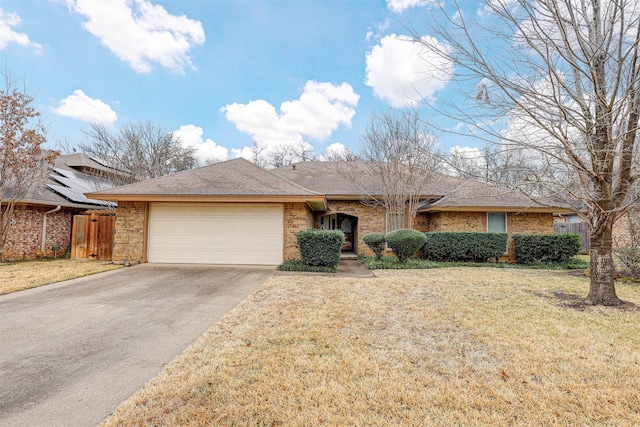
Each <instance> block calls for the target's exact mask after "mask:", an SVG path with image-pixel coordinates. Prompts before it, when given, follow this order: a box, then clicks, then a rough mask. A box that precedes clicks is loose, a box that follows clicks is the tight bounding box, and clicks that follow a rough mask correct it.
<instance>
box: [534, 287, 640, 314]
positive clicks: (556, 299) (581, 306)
mask: <svg viewBox="0 0 640 427" xmlns="http://www.w3.org/2000/svg"><path fill="white" fill-rule="evenodd" d="M529 293H530V294H532V295H534V296H536V297H539V298H544V299H551V300H553V303H554V305H555V306H556V307H562V308H569V309H573V310H578V311H585V310H586V309H587V308H589V307H593V305H591V304H587V303H585V297H584V296H582V295H577V294H568V293H566V292H564V291H562V290H557V291H552V292H551V295H549V294H547V293H544V292H538V291H529ZM609 308H612V309H616V310H620V311H640V307H638V306H637V305H635V304H633V303H631V302H626V301H625V303H624V304H622V305H619V306H611V307H609Z"/></svg>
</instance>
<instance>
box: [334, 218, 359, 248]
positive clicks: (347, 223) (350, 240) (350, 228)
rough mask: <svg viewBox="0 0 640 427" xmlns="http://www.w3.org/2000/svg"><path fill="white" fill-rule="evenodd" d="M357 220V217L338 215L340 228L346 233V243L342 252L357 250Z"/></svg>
mask: <svg viewBox="0 0 640 427" xmlns="http://www.w3.org/2000/svg"><path fill="white" fill-rule="evenodd" d="M355 222H356V218H354V217H352V216H346V215H338V228H339V229H340V230H342V232H343V233H344V237H345V239H344V245H342V252H354V251H355V243H354V242H355V229H356V227H355V225H356V224H355Z"/></svg>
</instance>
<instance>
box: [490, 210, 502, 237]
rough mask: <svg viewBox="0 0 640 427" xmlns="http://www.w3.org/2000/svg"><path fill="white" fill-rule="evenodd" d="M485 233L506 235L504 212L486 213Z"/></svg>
mask: <svg viewBox="0 0 640 427" xmlns="http://www.w3.org/2000/svg"><path fill="white" fill-rule="evenodd" d="M487 231H488V232H489V233H506V232H507V214H506V213H505V212H487Z"/></svg>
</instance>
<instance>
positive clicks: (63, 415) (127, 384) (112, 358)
mask: <svg viewBox="0 0 640 427" xmlns="http://www.w3.org/2000/svg"><path fill="white" fill-rule="evenodd" d="M273 272H274V269H273V268H260V267H256V268H239V267H218V266H189V265H182V266H177V265H159V264H143V265H138V266H135V267H131V268H123V269H120V270H114V271H109V272H106V273H101V274H97V275H93V276H88V277H84V278H81V279H74V280H70V281H67V282H61V283H56V284H53V285H48V286H43V287H40V288H34V289H28V290H25V291H21V292H16V293H13V294H9V295H4V296H0V426H47V427H50V426H51V427H57V426H74V427H82V426H95V425H96V424H98V423H100V422H101V421H102V420H103V419H104V418H105V417H106V416H107V415H109V414H110V413H111V412H112V411H113V410H114V409H115V408H116V406H117V405H118V404H119V403H120V402H122V401H123V400H125V399H127V398H129V397H130V396H131V395H132V394H133V393H134V392H135V391H137V390H138V389H139V388H140V387H142V386H143V385H144V384H145V383H147V382H148V381H149V380H150V379H151V378H153V377H154V376H155V375H157V374H158V372H160V371H161V370H162V368H163V366H164V365H165V364H166V363H167V362H169V361H170V360H172V359H173V358H174V357H175V356H177V355H178V354H180V353H181V352H182V351H183V350H184V349H185V348H186V347H187V346H188V345H189V344H191V343H192V342H193V341H194V340H195V339H197V338H198V337H199V336H200V335H201V334H202V333H204V332H205V331H206V330H207V329H208V328H209V327H210V326H211V325H212V324H214V323H215V322H216V321H217V320H218V319H220V317H222V315H224V314H225V313H227V312H228V311H229V310H230V309H231V308H233V307H235V306H236V305H237V304H238V303H239V302H241V301H242V300H244V299H245V298H246V297H247V296H248V295H249V294H250V293H251V292H253V291H254V290H255V289H256V288H257V287H258V286H259V285H260V284H261V283H262V282H263V281H264V280H266V279H267V278H269V277H270V276H271V275H272V274H273Z"/></svg>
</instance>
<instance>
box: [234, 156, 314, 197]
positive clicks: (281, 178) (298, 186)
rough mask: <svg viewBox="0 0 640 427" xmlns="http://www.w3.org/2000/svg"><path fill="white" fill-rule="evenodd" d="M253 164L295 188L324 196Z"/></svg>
mask: <svg viewBox="0 0 640 427" xmlns="http://www.w3.org/2000/svg"><path fill="white" fill-rule="evenodd" d="M245 160H246V159H245ZM247 161H248V160H247ZM250 163H251V162H250ZM298 163H302V162H298ZM292 164H293V163H292ZM255 166H257V167H259V168H260V169H262V170H264V171H265V172H267V173H269V174H271V175H272V176H273V177H275V178H277V179H279V180H281V181H284V182H286V183H287V184H289V185H293V186H294V187H297V188H299V189H301V190H304V191H307V192H309V193H312V194H317V195H318V196H324V195H325V194H324V193H320V192H318V191H314V190H311V189H309V188H307V187H305V186H303V185H300V184H298V183H295V182H293V181H291V180H289V179H287V178H284V177H281V176H280V175H278V174H275V173H273V172H272V171H270V170H269V169H265V168H263V167H262V166H258V165H255ZM283 167H286V166H283ZM277 169H280V168H277ZM274 170H275V169H274Z"/></svg>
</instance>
